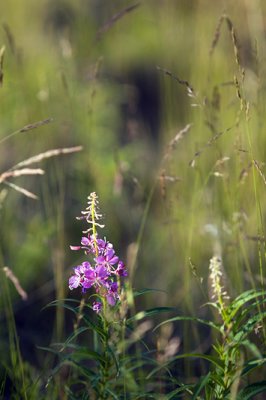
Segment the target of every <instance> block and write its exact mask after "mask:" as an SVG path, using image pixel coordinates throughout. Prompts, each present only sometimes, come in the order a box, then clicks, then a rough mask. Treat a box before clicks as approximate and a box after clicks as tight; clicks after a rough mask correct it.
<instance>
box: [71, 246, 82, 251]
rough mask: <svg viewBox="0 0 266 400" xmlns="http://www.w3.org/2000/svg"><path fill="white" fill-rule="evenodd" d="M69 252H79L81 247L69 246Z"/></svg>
mask: <svg viewBox="0 0 266 400" xmlns="http://www.w3.org/2000/svg"><path fill="white" fill-rule="evenodd" d="M69 247H70V249H71V250H80V249H81V246H69Z"/></svg>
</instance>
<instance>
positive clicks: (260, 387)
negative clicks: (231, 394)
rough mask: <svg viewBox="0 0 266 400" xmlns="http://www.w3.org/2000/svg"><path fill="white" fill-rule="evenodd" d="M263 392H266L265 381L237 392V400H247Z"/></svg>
mask: <svg viewBox="0 0 266 400" xmlns="http://www.w3.org/2000/svg"><path fill="white" fill-rule="evenodd" d="M263 392H266V381H261V382H256V383H252V384H251V385H248V386H246V387H245V388H244V389H242V390H241V391H240V392H239V394H238V396H237V400H249V399H251V398H253V396H256V395H257V394H259V393H263Z"/></svg>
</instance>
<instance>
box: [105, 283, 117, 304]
mask: <svg viewBox="0 0 266 400" xmlns="http://www.w3.org/2000/svg"><path fill="white" fill-rule="evenodd" d="M118 298H119V296H118V285H117V282H112V283H111V285H110V286H109V288H108V292H107V296H106V299H107V301H108V303H109V304H110V306H114V305H115V303H116V300H117V299H118Z"/></svg>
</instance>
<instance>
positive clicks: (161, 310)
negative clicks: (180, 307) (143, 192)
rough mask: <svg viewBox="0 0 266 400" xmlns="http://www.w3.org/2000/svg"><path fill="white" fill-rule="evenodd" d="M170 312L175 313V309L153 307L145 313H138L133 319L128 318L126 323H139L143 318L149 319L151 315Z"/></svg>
mask: <svg viewBox="0 0 266 400" xmlns="http://www.w3.org/2000/svg"><path fill="white" fill-rule="evenodd" d="M171 311H176V308H174V307H155V308H151V309H149V310H146V311H140V312H138V313H137V314H136V315H134V316H133V317H131V318H129V319H128V320H127V323H130V322H132V321H140V320H142V319H144V318H147V317H151V316H153V315H157V314H160V313H164V312H171Z"/></svg>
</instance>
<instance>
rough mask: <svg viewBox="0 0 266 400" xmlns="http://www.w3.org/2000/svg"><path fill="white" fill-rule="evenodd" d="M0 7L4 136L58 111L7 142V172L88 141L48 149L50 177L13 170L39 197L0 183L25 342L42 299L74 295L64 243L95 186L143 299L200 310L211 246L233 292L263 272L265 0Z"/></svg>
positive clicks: (75, 235)
mask: <svg viewBox="0 0 266 400" xmlns="http://www.w3.org/2000/svg"><path fill="white" fill-rule="evenodd" d="M134 5H136V7H133V6H134ZM0 9H1V10H0V11H1V12H0V15H1V29H0V48H1V47H2V46H5V52H4V59H3V65H2V71H3V82H2V85H1V87H0V104H1V106H0V122H1V123H0V140H2V139H4V138H5V137H6V136H7V135H9V134H11V133H12V132H15V131H17V130H19V129H21V128H22V127H23V126H25V125H28V124H32V123H35V122H36V121H40V120H44V119H46V118H53V122H51V123H50V124H48V125H44V126H41V127H38V128H36V129H33V130H29V131H27V132H24V133H18V134H16V135H14V136H13V137H11V138H10V139H9V140H6V141H3V142H0V146H1V147H0V151H1V157H0V167H1V172H4V171H6V170H7V169H9V168H10V167H12V166H13V165H15V164H16V163H18V162H20V161H22V160H24V159H27V158H28V157H30V156H33V155H36V154H39V153H42V152H44V151H46V150H49V149H53V148H62V147H72V146H77V145H82V146H83V150H82V151H81V152H79V153H74V154H69V155H61V156H58V157H55V158H51V159H48V160H46V161H42V162H41V163H40V165H39V167H40V168H43V169H44V170H45V171H46V174H45V175H44V176H27V177H18V178H10V179H9V182H13V183H16V184H18V185H19V186H21V187H23V188H26V189H28V190H30V191H32V192H34V193H35V194H36V195H38V197H39V201H34V200H31V199H29V198H27V197H25V196H24V195H23V194H21V193H19V192H17V191H15V190H13V189H11V188H10V187H8V186H6V185H4V183H2V185H1V187H0V189H1V192H0V198H1V210H0V213H1V230H0V235H1V258H2V260H1V263H2V265H3V266H4V265H7V266H9V267H10V268H11V269H12V270H13V272H14V273H15V275H16V276H17V277H18V279H19V281H20V283H21V285H22V286H23V288H24V289H25V290H26V291H27V293H28V296H29V297H28V300H27V301H26V302H22V301H21V300H20V298H19V295H18V294H17V292H16V291H15V289H13V288H12V286H11V284H10V288H11V290H12V299H13V303H14V307H15V313H16V317H17V321H18V329H19V330H20V331H19V332H20V335H24V338H25V341H26V342H27V345H28V349H30V350H29V351H31V349H33V348H34V346H35V344H36V343H37V344H38V343H39V342H40V341H41V339H40V338H41V337H42V335H43V334H44V332H45V331H46V329H50V328H51V324H50V323H49V322H47V321H50V320H49V319H48V320H47V321H46V317H45V313H44V314H41V313H40V309H41V307H42V306H44V305H45V304H47V303H48V302H49V301H51V300H53V299H55V298H58V297H59V298H64V297H66V296H68V295H69V293H68V285H67V283H68V277H69V275H70V274H71V271H72V267H73V266H74V265H76V264H77V263H78V262H79V261H80V260H79V259H78V257H79V256H78V255H77V253H74V254H73V252H71V251H70V250H69V244H78V243H79V241H80V236H81V230H82V229H83V226H82V224H81V223H80V222H78V221H76V220H75V217H76V216H78V215H79V213H80V210H82V209H84V208H85V206H86V198H87V196H88V195H89V193H90V192H92V191H96V192H97V194H98V196H99V199H100V204H101V209H102V211H103V213H104V215H105V221H104V222H105V225H106V227H105V230H104V234H105V235H106V236H107V238H108V239H109V240H110V241H111V242H112V243H113V244H114V246H115V248H116V249H117V253H119V254H120V256H121V258H122V259H124V260H125V261H126V262H127V264H128V265H129V269H130V279H132V284H133V287H134V288H135V289H141V288H144V287H151V288H157V289H161V290H163V291H164V292H162V293H158V294H156V295H154V296H151V297H150V299H147V300H146V301H147V303H149V302H150V305H153V306H163V305H170V306H176V307H178V309H179V310H180V312H185V311H187V310H190V311H193V312H196V313H204V312H205V310H203V309H201V310H199V305H200V304H203V303H204V302H206V297H204V295H203V293H204V294H207V293H208V266H209V260H210V258H211V257H212V256H213V255H214V254H216V253H219V254H220V255H221V256H222V258H223V264H224V270H225V276H226V277H227V288H228V291H229V292H231V294H232V295H235V294H237V293H239V292H240V291H241V290H242V289H243V288H249V287H260V286H261V285H263V284H265V278H264V276H263V269H264V268H265V239H264V221H265V202H264V201H263V199H264V196H265V190H266V187H265V182H264V180H263V179H264V175H263V174H264V162H265V149H266V146H265V144H266V136H265V118H264V114H265V65H266V64H265V61H266V60H265V15H266V14H265V12H266V4H265V2H263V1H262V0H261V1H259V0H253V1H250V0H246V1H244V0H239V1H238V0H228V1H226V0H224V1H212V0H197V1H196V0H144V1H141V2H139V3H138V2H132V1H125V0H124V1H122V0H120V1H119V0H113V1H108V0H58V1H52V0H49V1H44V0H43V1H38V2H37V1H34V0H27V2H22V1H19V0H9V2H8V3H6V4H5V5H1V6H0ZM223 15H226V16H227V17H224V18H223V19H221V17H222V16H223ZM219 21H220V22H219ZM230 24H231V25H230ZM232 24H233V25H232ZM158 67H159V68H158ZM164 69H166V70H167V71H169V73H165V71H164ZM243 77H244V78H243ZM176 78H178V79H179V82H178V79H176ZM180 81H181V82H180ZM182 81H185V83H184V82H183V83H182ZM189 91H190V93H189ZM238 91H239V94H238V93H237V92H238ZM189 94H190V96H189ZM187 124H191V128H190V130H189V131H188V132H187V133H186V134H185V135H184V137H183V138H182V140H180V141H178V142H177V143H176V145H175V146H171V145H170V146H169V143H171V141H172V140H173V138H174V137H175V136H176V134H177V133H178V132H179V131H180V130H181V129H183V128H184V127H185V126H186V125H187ZM166 154H167V157H166V156H165V155H166ZM193 160H194V162H193ZM253 160H256V161H257V167H256V166H254V162H253ZM33 167H36V166H33ZM149 199H150V200H151V201H150V203H149ZM142 228H143V229H142ZM138 238H139V243H138V245H139V247H138V250H139V251H138V253H137V257H136V263H135V265H134V266H133V267H132V265H133V264H134V258H135V255H136V248H137V242H138ZM133 269H134V271H133ZM202 278H203V280H202ZM71 295H72V296H74V297H78V296H79V295H78V293H72V294H71ZM143 301H144V300H143ZM143 306H144V304H141V307H143ZM62 318H63V317H62V315H57V325H56V326H57V327H59V328H57V329H58V331H59V332H60V329H61V330H62V326H63V322H62V321H63V320H62ZM60 327H61V328H60ZM50 330H51V329H50ZM3 343H4V342H3ZM26 347H27V346H26Z"/></svg>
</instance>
